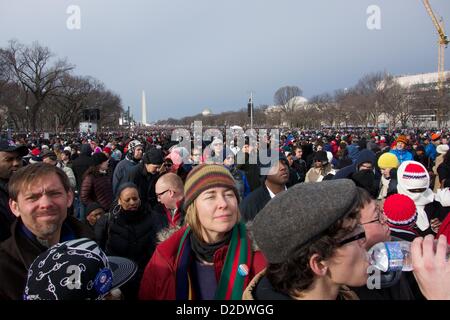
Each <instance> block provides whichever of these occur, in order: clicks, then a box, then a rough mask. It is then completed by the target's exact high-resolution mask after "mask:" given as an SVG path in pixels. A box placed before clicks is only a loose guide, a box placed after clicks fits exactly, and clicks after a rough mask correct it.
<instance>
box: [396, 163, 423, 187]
mask: <svg viewBox="0 0 450 320" xmlns="http://www.w3.org/2000/svg"><path fill="white" fill-rule="evenodd" d="M397 180H398V184H399V185H401V186H402V187H403V188H404V189H406V190H410V189H422V188H428V187H429V185H430V176H429V174H428V171H427V169H425V167H424V166H423V164H421V163H420V162H417V161H404V162H402V164H401V165H400V167H398V170H397Z"/></svg>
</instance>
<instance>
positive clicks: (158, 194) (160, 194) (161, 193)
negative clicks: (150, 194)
mask: <svg viewBox="0 0 450 320" xmlns="http://www.w3.org/2000/svg"><path fill="white" fill-rule="evenodd" d="M169 190H170V189H167V190H165V191H163V192H160V193H157V194H156V197H157V198H159V197H161V196H162V195H163V194H164V193H166V192H167V191H169Z"/></svg>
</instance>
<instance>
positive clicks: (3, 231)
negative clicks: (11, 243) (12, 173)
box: [0, 180, 16, 242]
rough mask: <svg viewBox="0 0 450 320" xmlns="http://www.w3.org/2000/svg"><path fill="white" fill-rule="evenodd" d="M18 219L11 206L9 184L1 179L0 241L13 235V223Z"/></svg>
mask: <svg viewBox="0 0 450 320" xmlns="http://www.w3.org/2000/svg"><path fill="white" fill-rule="evenodd" d="M15 220H16V216H15V215H14V214H13V213H12V212H11V208H10V207H9V193H8V184H7V182H6V181H4V180H0V242H2V241H4V240H6V239H8V238H9V237H10V236H11V230H10V229H11V224H12V223H13V222H14V221H15Z"/></svg>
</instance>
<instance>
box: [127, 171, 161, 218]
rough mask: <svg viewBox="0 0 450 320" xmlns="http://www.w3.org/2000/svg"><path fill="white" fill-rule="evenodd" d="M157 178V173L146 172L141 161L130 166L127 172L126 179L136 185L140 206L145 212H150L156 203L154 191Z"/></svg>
mask: <svg viewBox="0 0 450 320" xmlns="http://www.w3.org/2000/svg"><path fill="white" fill-rule="evenodd" d="M158 178H159V174H151V173H148V172H147V170H146V169H145V167H144V164H143V163H142V162H141V163H139V164H137V165H136V166H134V167H133V168H131V170H130V172H129V175H128V181H131V182H133V183H134V184H135V185H136V186H137V187H138V191H139V198H140V199H141V202H142V208H143V210H144V211H146V212H150V210H151V208H153V207H155V206H156V205H157V204H158V200H157V199H156V191H155V185H156V181H157V180H158Z"/></svg>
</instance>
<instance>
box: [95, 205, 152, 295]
mask: <svg viewBox="0 0 450 320" xmlns="http://www.w3.org/2000/svg"><path fill="white" fill-rule="evenodd" d="M94 229H95V239H96V241H97V243H98V244H99V245H100V247H101V248H102V249H103V250H104V251H105V253H106V254H107V255H110V256H119V257H124V258H128V259H131V260H133V261H134V262H136V264H137V265H138V271H137V273H136V275H135V276H134V277H133V278H132V279H131V280H130V281H129V282H127V283H126V284H125V285H123V286H122V287H121V290H122V293H123V295H124V297H125V299H126V300H134V299H136V298H137V294H138V290H139V284H140V282H141V278H142V275H143V273H144V269H145V266H146V265H147V263H148V261H149V260H150V258H151V254H152V248H153V243H152V220H151V215H150V214H148V213H147V212H146V211H143V210H142V207H141V208H140V210H138V211H135V212H124V211H122V210H120V211H118V212H115V213H111V212H110V213H107V214H105V215H103V216H102V217H101V218H100V219H99V220H98V221H97V223H96V224H95V227H94Z"/></svg>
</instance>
